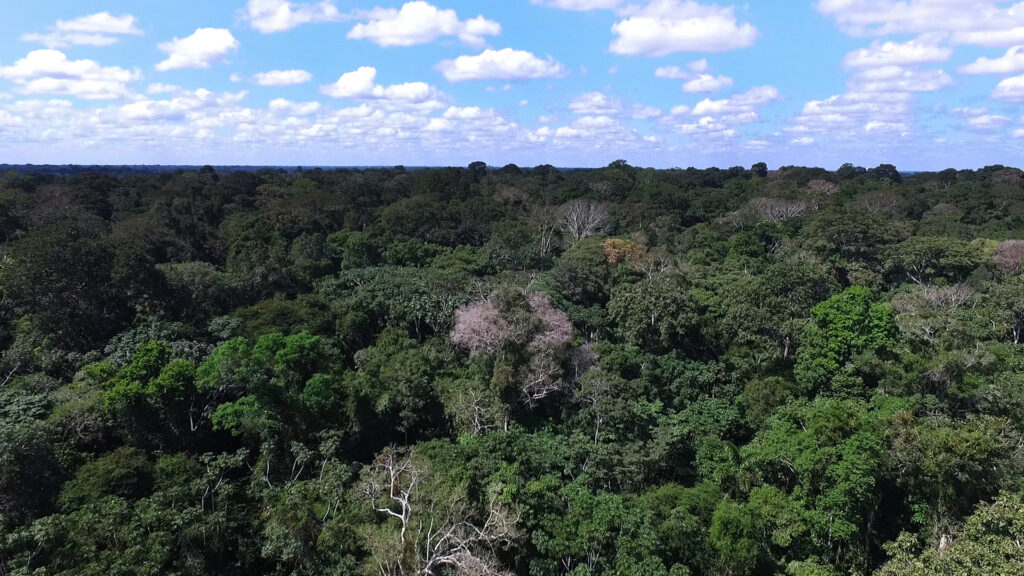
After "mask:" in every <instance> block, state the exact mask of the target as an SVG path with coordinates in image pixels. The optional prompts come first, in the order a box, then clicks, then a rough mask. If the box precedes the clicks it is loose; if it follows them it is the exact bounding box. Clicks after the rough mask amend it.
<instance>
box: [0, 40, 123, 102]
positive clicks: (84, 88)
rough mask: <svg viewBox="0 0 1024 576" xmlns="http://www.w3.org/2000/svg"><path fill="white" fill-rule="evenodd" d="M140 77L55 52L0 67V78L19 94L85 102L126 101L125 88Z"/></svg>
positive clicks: (35, 53) (39, 52)
mask: <svg viewBox="0 0 1024 576" xmlns="http://www.w3.org/2000/svg"><path fill="white" fill-rule="evenodd" d="M141 77H142V75H141V74H140V73H139V71H138V70H135V71H132V70H125V69H124V68H120V67H117V66H101V65H99V64H98V63H97V62H95V61H93V60H69V59H68V57H67V56H66V55H65V54H64V53H63V52H60V51H59V50H33V51H32V52H29V54H28V55H27V56H25V57H24V58H22V59H21V60H18V61H17V62H15V63H14V64H12V65H10V66H4V67H0V78H4V79H7V80H11V81H12V82H14V83H15V85H17V86H18V91H19V92H21V93H23V94H67V95H70V96H77V97H78V98H83V99H86V100H110V99H115V98H126V97H128V96H130V95H131V93H130V91H129V90H128V87H127V84H128V83H129V82H134V81H137V80H139V79H140V78H141Z"/></svg>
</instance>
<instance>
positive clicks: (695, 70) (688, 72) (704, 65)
mask: <svg viewBox="0 0 1024 576" xmlns="http://www.w3.org/2000/svg"><path fill="white" fill-rule="evenodd" d="M709 70H711V65H710V64H708V61H707V60H706V59H701V60H695V61H693V62H690V63H689V64H687V65H686V69H683V68H680V67H679V66H662V67H660V68H658V69H657V70H655V71H654V76H655V77H657V78H665V79H667V80H690V79H692V78H694V76H695V74H703V73H705V72H707V71H709Z"/></svg>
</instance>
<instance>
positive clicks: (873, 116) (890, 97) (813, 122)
mask: <svg viewBox="0 0 1024 576" xmlns="http://www.w3.org/2000/svg"><path fill="white" fill-rule="evenodd" d="M913 100H914V96H913V95H912V94H911V93H909V92H891V93H889V92H873V93H872V92H848V93H846V94H840V95H837V96H832V97H830V98H826V99H824V100H812V101H810V102H808V103H807V104H805V105H804V107H803V109H802V110H801V112H800V115H799V116H797V118H796V119H795V122H794V123H793V125H792V126H790V127H789V128H788V130H789V131H790V132H797V133H809V132H813V133H818V134H823V135H828V136H830V137H832V138H837V139H848V138H851V137H853V136H854V135H856V134H858V133H860V132H862V131H863V132H873V131H879V130H882V129H893V128H895V127H900V132H901V133H903V132H907V130H908V128H907V126H906V123H905V119H906V118H908V117H910V116H911V115H912V113H911V103H912V102H913Z"/></svg>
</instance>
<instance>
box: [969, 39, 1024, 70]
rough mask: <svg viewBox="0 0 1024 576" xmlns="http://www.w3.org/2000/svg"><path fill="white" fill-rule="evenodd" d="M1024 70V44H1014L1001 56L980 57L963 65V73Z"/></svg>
mask: <svg viewBox="0 0 1024 576" xmlns="http://www.w3.org/2000/svg"><path fill="white" fill-rule="evenodd" d="M1021 70H1024V46H1013V47H1011V48H1010V49H1009V50H1007V51H1006V54H1003V55H1002V56H1000V57H999V58H984V57H982V58H978V59H977V60H975V61H974V62H972V63H970V64H968V65H966V66H961V67H960V69H959V70H957V71H958V72H960V73H961V74H1014V73H1016V72H1020V71H1021Z"/></svg>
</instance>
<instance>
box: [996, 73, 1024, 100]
mask: <svg viewBox="0 0 1024 576" xmlns="http://www.w3.org/2000/svg"><path fill="white" fill-rule="evenodd" d="M992 98H993V99H994V100H1001V101H1003V102H1024V76H1011V77H1009V78H1007V79H1005V80H1003V81H1002V82H1000V83H999V84H998V85H996V89H995V90H994V91H993V92H992Z"/></svg>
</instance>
